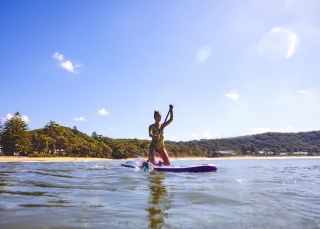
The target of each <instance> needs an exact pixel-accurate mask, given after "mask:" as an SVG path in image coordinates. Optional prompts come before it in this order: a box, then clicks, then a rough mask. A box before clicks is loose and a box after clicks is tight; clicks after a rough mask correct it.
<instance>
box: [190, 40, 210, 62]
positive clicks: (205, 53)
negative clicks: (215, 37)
mask: <svg viewBox="0 0 320 229" xmlns="http://www.w3.org/2000/svg"><path fill="white" fill-rule="evenodd" d="M211 53H212V48H211V46H208V45H207V46H203V47H202V48H200V49H199V51H198V52H197V54H196V56H195V58H194V60H195V62H196V63H197V64H202V63H204V62H206V61H207V60H208V59H209V58H210V56H211Z"/></svg>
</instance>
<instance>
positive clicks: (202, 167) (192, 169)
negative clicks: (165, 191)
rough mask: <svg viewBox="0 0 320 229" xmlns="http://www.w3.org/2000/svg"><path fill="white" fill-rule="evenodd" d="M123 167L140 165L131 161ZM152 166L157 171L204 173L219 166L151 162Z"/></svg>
mask: <svg viewBox="0 0 320 229" xmlns="http://www.w3.org/2000/svg"><path fill="white" fill-rule="evenodd" d="M121 166H123V167H127V168H133V169H140V166H138V165H136V164H131V163H130V162H127V163H123V164H121ZM149 166H150V168H151V169H152V170H154V171H157V172H174V173H181V172H190V173H204V172H214V171H217V166H216V165H213V164H203V165H194V166H155V165H152V164H150V165H149Z"/></svg>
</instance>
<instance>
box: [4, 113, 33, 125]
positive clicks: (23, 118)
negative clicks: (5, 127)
mask: <svg viewBox="0 0 320 229" xmlns="http://www.w3.org/2000/svg"><path fill="white" fill-rule="evenodd" d="M13 116H14V115H13V114H11V113H8V114H7V115H6V117H5V118H4V120H10V119H12V118H13ZM21 117H22V120H23V121H24V122H26V123H29V122H30V119H29V117H28V116H27V115H21Z"/></svg>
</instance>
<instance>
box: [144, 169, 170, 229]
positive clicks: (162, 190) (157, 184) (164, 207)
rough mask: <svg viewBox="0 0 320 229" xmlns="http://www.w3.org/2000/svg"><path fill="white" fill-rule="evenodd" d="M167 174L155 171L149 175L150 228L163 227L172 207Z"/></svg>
mask: <svg viewBox="0 0 320 229" xmlns="http://www.w3.org/2000/svg"><path fill="white" fill-rule="evenodd" d="M164 178H165V174H163V173H157V172H153V173H151V174H150V177H149V191H150V197H149V208H148V209H147V210H148V217H149V222H150V223H149V226H150V228H162V226H163V225H164V223H165V218H166V217H167V211H168V209H169V208H170V198H169V196H168V193H167V190H166V186H165V184H164Z"/></svg>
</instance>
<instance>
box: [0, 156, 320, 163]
mask: <svg viewBox="0 0 320 229" xmlns="http://www.w3.org/2000/svg"><path fill="white" fill-rule="evenodd" d="M134 159H136V158H127V159H108V158H93V157H25V156H0V163H1V162H94V161H127V160H134ZM250 159H258V160H265V159H276V160H281V159H320V156H230V157H229V156H228V157H177V158H175V157H171V160H172V161H178V160H192V161H195V160H202V161H219V160H250Z"/></svg>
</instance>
